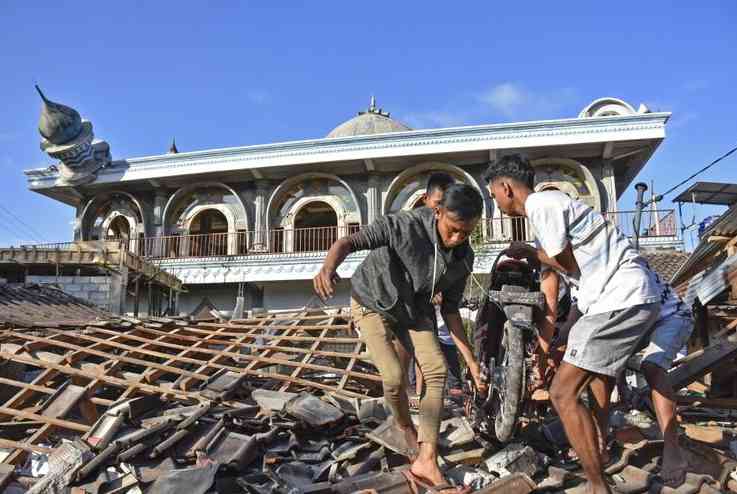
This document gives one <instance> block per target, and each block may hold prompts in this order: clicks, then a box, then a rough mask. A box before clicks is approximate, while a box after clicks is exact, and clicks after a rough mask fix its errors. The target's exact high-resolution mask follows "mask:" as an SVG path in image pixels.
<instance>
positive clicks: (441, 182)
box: [425, 172, 456, 195]
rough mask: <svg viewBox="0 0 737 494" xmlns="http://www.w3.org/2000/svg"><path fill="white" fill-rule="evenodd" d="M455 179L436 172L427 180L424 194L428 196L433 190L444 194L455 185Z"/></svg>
mask: <svg viewBox="0 0 737 494" xmlns="http://www.w3.org/2000/svg"><path fill="white" fill-rule="evenodd" d="M455 182H456V181H455V179H453V177H451V176H450V175H448V174H447V173H443V172H438V173H433V174H432V175H430V178H428V179H427V187H426V188H425V194H427V195H430V194H432V193H433V192H434V191H435V190H439V191H441V192H445V191H446V190H447V189H448V187H450V186H451V185H453V184H454V183H455Z"/></svg>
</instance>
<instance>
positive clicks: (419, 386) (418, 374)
mask: <svg viewBox="0 0 737 494" xmlns="http://www.w3.org/2000/svg"><path fill="white" fill-rule="evenodd" d="M414 366H415V393H417V396H422V390H423V389H424V387H425V378H424V377H423V375H422V369H420V364H418V363H417V360H415V361H414Z"/></svg>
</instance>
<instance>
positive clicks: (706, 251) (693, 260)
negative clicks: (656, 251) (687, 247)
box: [671, 204, 737, 285]
mask: <svg viewBox="0 0 737 494" xmlns="http://www.w3.org/2000/svg"><path fill="white" fill-rule="evenodd" d="M715 235H716V236H720V237H734V236H737V204H735V205H733V206H732V207H730V208H729V209H728V210H727V211H726V212H725V213H724V214H723V215H722V216H720V217H719V219H718V220H716V221H715V222H714V224H713V225H712V226H711V228H709V229H708V230H707V231H706V232H704V234H703V235H702V236H701V242H700V243H699V245H698V246H697V247H696V248H695V249H694V251H693V253H692V254H691V257H689V258H688V260H687V261H686V262H685V263H683V266H681V267H680V269H679V270H678V271H677V272H676V274H674V275H673V278H672V279H671V284H673V285H680V284H681V283H682V282H684V281H686V280H685V279H683V277H684V274H685V273H688V272H689V271H691V270H692V269H693V268H694V267H695V266H698V264H699V263H700V262H703V261H704V259H707V258H709V256H711V255H713V254H715V253H717V252H719V250H720V249H721V245H720V244H718V243H714V242H708V239H709V237H711V236H715ZM708 267H709V266H703V268H705V269H706V268H708Z"/></svg>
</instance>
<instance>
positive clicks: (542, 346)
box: [537, 336, 550, 355]
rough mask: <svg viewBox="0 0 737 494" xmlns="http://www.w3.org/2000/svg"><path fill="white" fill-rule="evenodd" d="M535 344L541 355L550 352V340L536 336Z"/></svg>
mask: <svg viewBox="0 0 737 494" xmlns="http://www.w3.org/2000/svg"><path fill="white" fill-rule="evenodd" d="M537 346H538V348H539V350H540V354H541V355H547V354H548V353H550V342H549V341H547V340H546V339H545V338H542V337H540V336H538V338H537Z"/></svg>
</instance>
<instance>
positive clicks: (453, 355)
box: [440, 343, 463, 389]
mask: <svg viewBox="0 0 737 494" xmlns="http://www.w3.org/2000/svg"><path fill="white" fill-rule="evenodd" d="M440 350H442V352H443V356H445V362H446V363H447V364H448V389H459V388H462V387H463V380H462V378H461V362H460V360H459V359H458V350H457V349H456V347H455V345H444V344H442V343H441V344H440Z"/></svg>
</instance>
